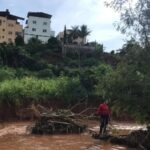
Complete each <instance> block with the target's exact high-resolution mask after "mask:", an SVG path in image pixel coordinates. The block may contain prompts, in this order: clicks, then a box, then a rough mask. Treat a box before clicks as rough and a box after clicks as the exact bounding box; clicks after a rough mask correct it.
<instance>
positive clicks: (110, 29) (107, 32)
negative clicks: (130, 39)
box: [0, 0, 124, 51]
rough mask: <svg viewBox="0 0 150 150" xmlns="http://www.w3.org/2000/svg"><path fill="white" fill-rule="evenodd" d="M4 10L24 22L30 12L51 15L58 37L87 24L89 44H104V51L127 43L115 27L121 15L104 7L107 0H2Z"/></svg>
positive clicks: (1, 8)
mask: <svg viewBox="0 0 150 150" xmlns="http://www.w3.org/2000/svg"><path fill="white" fill-rule="evenodd" d="M5 9H9V10H10V13H11V14H14V15H18V16H20V17H24V18H25V19H26V18H27V17H26V16H27V13H28V12H29V11H39V12H45V13H48V14H51V15H52V21H51V27H52V29H53V30H54V31H55V34H56V35H57V33H58V32H60V31H63V29H64V25H66V26H67V28H71V26H74V25H79V26H80V25H82V24H86V25H87V26H88V28H89V29H90V30H91V35H90V36H89V37H88V41H95V40H96V41H97V42H99V43H103V44H104V47H105V51H111V50H114V49H118V48H120V47H121V46H122V44H123V43H124V36H123V35H121V34H120V33H119V32H118V31H116V29H115V27H114V25H113V23H114V22H115V21H117V20H118V19H119V16H118V14H116V13H115V12H114V11H113V10H112V9H110V8H106V7H105V6H104V0H0V11H4V10H5ZM24 22H25V21H24ZM24 22H22V23H24Z"/></svg>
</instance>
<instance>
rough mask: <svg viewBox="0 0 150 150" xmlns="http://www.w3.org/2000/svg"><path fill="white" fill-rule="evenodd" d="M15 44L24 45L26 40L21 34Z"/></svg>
mask: <svg viewBox="0 0 150 150" xmlns="http://www.w3.org/2000/svg"><path fill="white" fill-rule="evenodd" d="M15 44H16V46H23V45H24V40H23V37H22V36H21V35H18V36H17V37H16V39H15Z"/></svg>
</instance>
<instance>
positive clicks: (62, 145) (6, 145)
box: [0, 122, 133, 150]
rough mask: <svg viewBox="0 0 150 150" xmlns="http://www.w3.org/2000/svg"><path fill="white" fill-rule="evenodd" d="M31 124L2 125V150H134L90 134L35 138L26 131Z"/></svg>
mask: <svg viewBox="0 0 150 150" xmlns="http://www.w3.org/2000/svg"><path fill="white" fill-rule="evenodd" d="M29 124H30V122H13V123H3V124H0V150H133V149H130V148H128V147H124V146H120V145H112V144H109V143H106V142H103V141H100V140H95V139H93V138H92V137H91V135H90V134H89V133H83V134H80V135H78V134H70V135H43V136H41V135H40V136H37V135H36V136H35V135H31V134H29V133H28V132H27V131H26V128H27V126H28V125H29ZM121 126H122V125H120V127H121ZM118 127H119V125H118ZM128 127H130V126H128ZM93 129H98V127H95V128H93Z"/></svg>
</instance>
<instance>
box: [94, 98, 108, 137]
mask: <svg viewBox="0 0 150 150" xmlns="http://www.w3.org/2000/svg"><path fill="white" fill-rule="evenodd" d="M96 114H97V115H99V116H100V131H99V135H103V134H106V130H107V125H108V122H109V119H110V109H109V106H108V102H107V101H105V102H103V103H102V104H100V105H99V107H98V109H97V111H96Z"/></svg>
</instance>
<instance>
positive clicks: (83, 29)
mask: <svg viewBox="0 0 150 150" xmlns="http://www.w3.org/2000/svg"><path fill="white" fill-rule="evenodd" d="M90 33H91V31H89V29H88V28H87V25H82V26H81V27H80V31H79V36H80V37H81V38H82V44H84V39H85V37H86V36H87V35H89V34H90Z"/></svg>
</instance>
